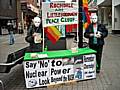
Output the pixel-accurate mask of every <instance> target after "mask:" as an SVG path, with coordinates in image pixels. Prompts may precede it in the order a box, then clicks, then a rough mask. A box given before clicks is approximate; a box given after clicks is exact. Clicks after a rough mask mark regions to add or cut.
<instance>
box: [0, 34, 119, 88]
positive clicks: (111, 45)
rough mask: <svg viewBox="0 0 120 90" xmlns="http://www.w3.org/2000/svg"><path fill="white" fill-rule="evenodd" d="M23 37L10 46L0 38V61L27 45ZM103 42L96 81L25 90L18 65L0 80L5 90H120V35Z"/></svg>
mask: <svg viewBox="0 0 120 90" xmlns="http://www.w3.org/2000/svg"><path fill="white" fill-rule="evenodd" d="M5 37H6V38H5ZM24 37H25V35H16V42H15V44H14V45H12V46H10V45H8V42H7V36H4V37H3V36H0V42H2V43H0V61H2V60H3V59H4V58H5V57H6V55H7V54H9V53H10V52H13V51H15V50H16V49H20V48H22V47H24V46H26V45H28V44H27V43H26V42H25V41H24ZM1 38H3V39H4V40H3V39H1ZM5 40H6V41H5ZM105 41H106V44H105V46H104V49H103V57H102V69H101V72H100V73H99V74H97V77H96V79H93V80H86V81H80V82H77V83H70V84H65V85H60V86H54V87H49V88H35V89H26V87H25V80H24V73H23V72H24V70H23V65H22V64H18V65H16V66H15V67H13V68H12V69H11V71H10V72H9V73H0V80H2V81H3V83H4V86H5V90H120V85H119V84H120V70H119V67H120V51H119V50H120V35H112V34H109V35H108V37H107V38H106V40H105ZM3 52H4V53H3ZM1 58H3V59H1ZM0 90H1V89H0Z"/></svg>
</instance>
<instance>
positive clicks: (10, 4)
mask: <svg viewBox="0 0 120 90" xmlns="http://www.w3.org/2000/svg"><path fill="white" fill-rule="evenodd" d="M12 6H13V3H12V0H10V1H9V8H10V9H11V8H12Z"/></svg>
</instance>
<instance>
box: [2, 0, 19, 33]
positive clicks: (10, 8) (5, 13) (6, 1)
mask: <svg viewBox="0 0 120 90" xmlns="http://www.w3.org/2000/svg"><path fill="white" fill-rule="evenodd" d="M16 1H17V0H0V34H8V32H7V22H8V20H13V21H14V24H16V20H17V13H16V11H17V8H16V7H17V6H16V5H17V2H16Z"/></svg>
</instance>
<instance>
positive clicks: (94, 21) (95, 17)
mask: <svg viewBox="0 0 120 90" xmlns="http://www.w3.org/2000/svg"><path fill="white" fill-rule="evenodd" d="M91 21H92V23H97V21H98V19H97V16H96V15H94V16H92V17H91Z"/></svg>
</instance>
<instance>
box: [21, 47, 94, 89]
mask: <svg viewBox="0 0 120 90" xmlns="http://www.w3.org/2000/svg"><path fill="white" fill-rule="evenodd" d="M95 54H96V51H94V50H92V49H90V48H79V49H77V51H76V52H72V50H58V51H45V52H34V53H25V56H24V62H23V66H24V75H25V82H26V88H35V87H42V86H49V85H56V84H62V83H67V82H71V81H80V80H87V79H93V78H96V55H95Z"/></svg>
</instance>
